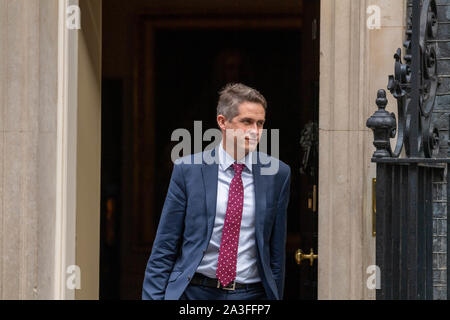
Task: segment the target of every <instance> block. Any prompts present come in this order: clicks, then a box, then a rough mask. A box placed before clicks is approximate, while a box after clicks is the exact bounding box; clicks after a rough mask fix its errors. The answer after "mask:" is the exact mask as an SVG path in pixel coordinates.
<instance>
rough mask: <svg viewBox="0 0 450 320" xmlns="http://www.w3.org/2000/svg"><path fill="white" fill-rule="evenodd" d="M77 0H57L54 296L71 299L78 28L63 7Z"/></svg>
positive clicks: (74, 217)
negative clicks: (68, 278)
mask: <svg viewBox="0 0 450 320" xmlns="http://www.w3.org/2000/svg"><path fill="white" fill-rule="evenodd" d="M69 5H78V0H58V111H57V146H56V151H57V166H56V170H57V173H56V216H55V265H54V266H55V273H54V274H55V276H54V298H55V299H61V300H62V299H74V298H75V292H74V291H73V290H69V289H68V288H67V287H66V270H67V267H68V266H69V265H74V264H75V230H76V229H75V224H76V163H77V161H76V159H77V158H76V156H77V109H78V108H77V96H78V85H77V84H78V31H76V30H68V28H66V8H67V7H68V6H69Z"/></svg>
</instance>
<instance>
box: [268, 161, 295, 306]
mask: <svg viewBox="0 0 450 320" xmlns="http://www.w3.org/2000/svg"><path fill="white" fill-rule="evenodd" d="M290 185H291V169H290V168H289V167H288V174H287V175H286V179H285V181H284V183H283V187H282V189H281V193H280V197H279V200H278V204H277V213H276V216H275V221H274V225H273V231H272V236H271V239H270V266H271V269H272V274H273V277H274V280H275V283H276V284H277V288H278V296H279V298H280V299H283V292H284V277H285V264H286V232H287V207H288V204H289V196H290Z"/></svg>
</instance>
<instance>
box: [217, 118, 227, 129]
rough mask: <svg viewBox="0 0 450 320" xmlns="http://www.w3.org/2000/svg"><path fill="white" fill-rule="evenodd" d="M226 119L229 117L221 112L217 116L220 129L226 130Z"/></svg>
mask: <svg viewBox="0 0 450 320" xmlns="http://www.w3.org/2000/svg"><path fill="white" fill-rule="evenodd" d="M225 121H227V119H226V118H225V116H223V115H221V114H219V115H218V116H217V125H218V126H219V128H220V129H222V130H225Z"/></svg>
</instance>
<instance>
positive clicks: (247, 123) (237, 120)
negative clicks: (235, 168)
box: [217, 102, 266, 154]
mask: <svg viewBox="0 0 450 320" xmlns="http://www.w3.org/2000/svg"><path fill="white" fill-rule="evenodd" d="M265 119H266V112H265V110H264V107H263V106H262V105H261V104H259V103H254V102H243V103H242V104H241V105H240V106H239V114H238V115H237V116H235V117H234V118H233V119H231V120H228V119H226V118H225V117H224V116H222V115H219V116H218V118H217V121H218V123H219V126H220V128H221V129H222V131H225V137H226V145H227V149H230V147H231V146H234V148H232V149H231V150H233V149H234V150H236V148H237V150H238V151H241V152H242V151H245V154H247V153H248V152H252V151H254V150H255V149H256V147H257V146H258V143H259V140H260V139H261V135H262V130H263V126H264V122H265Z"/></svg>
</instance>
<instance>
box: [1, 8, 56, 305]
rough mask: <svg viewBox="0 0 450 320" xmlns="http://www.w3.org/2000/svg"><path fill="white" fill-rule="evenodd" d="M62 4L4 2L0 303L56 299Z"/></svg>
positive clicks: (2, 15) (2, 20)
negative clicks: (58, 72)
mask: <svg viewBox="0 0 450 320" xmlns="http://www.w3.org/2000/svg"><path fill="white" fill-rule="evenodd" d="M57 60H58V1H53V0H40V1H38V0H14V1H11V0H0V299H51V298H53V297H54V283H53V281H54V254H55V252H54V243H55V233H54V220H55V211H56V205H55V197H56V195H55V193H56V182H55V181H56V170H55V168H56V114H57V112H56V110H57V67H58V64H57Z"/></svg>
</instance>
